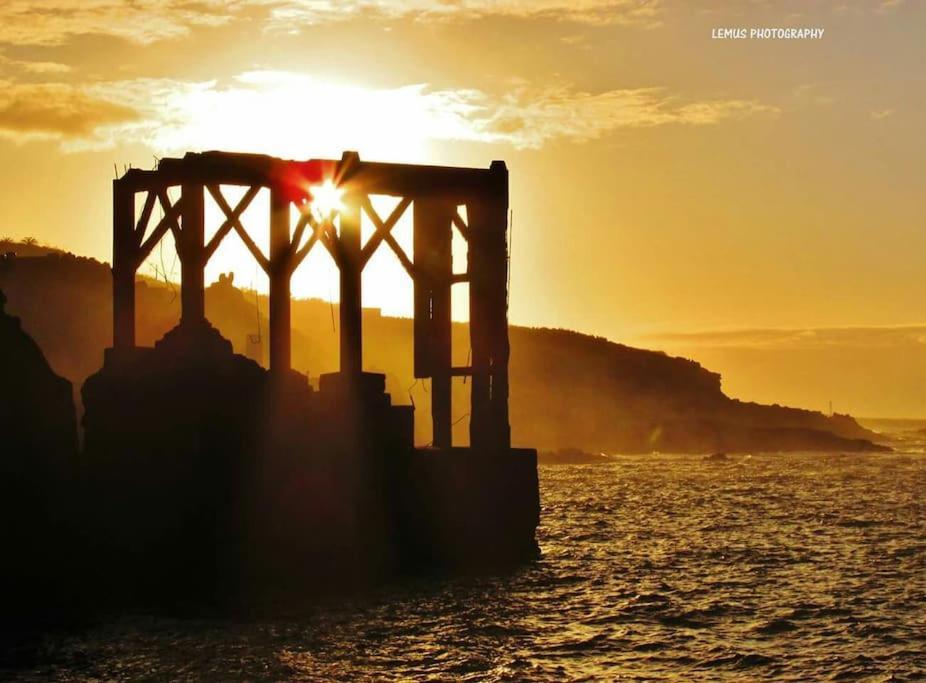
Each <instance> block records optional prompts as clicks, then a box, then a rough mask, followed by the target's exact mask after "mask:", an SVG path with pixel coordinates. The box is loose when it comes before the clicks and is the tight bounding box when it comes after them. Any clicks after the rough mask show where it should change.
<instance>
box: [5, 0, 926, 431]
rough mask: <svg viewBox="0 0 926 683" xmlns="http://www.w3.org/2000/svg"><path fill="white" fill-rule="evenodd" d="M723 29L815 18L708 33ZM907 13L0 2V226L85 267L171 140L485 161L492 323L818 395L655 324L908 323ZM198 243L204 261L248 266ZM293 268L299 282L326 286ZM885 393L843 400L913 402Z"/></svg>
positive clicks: (381, 292)
mask: <svg viewBox="0 0 926 683" xmlns="http://www.w3.org/2000/svg"><path fill="white" fill-rule="evenodd" d="M695 7H697V8H698V9H694V8H695ZM739 26H745V27H751V26H809V27H822V28H825V29H826V33H825V37H824V38H823V39H822V40H819V41H767V42H760V41H717V40H712V39H711V31H712V29H713V28H716V27H739ZM924 29H926V3H922V2H915V1H914V0H907V1H906V2H904V1H903V0H859V1H857V2H846V1H844V0H777V1H776V0H766V1H763V0H751V1H736V2H733V1H731V2H724V1H721V0H705V1H703V2H683V1H682V0H652V1H647V0H569V1H567V0H535V1H533V2H528V1H527V0H493V1H489V0H460V1H459V2H453V3H448V2H445V1H441V0H399V1H397V2H376V1H366V2H362V1H359V0H346V1H344V2H325V1H324V0H322V1H316V0H313V1H309V0H234V1H231V2H219V1H218V0H200V1H199V2H195V3H191V2H188V1H186V0H136V1H135V2H131V3H129V2H122V1H119V0H6V1H5V2H4V3H2V5H0V86H2V87H0V159H2V162H3V163H2V164H0V207H2V209H0V210H2V218H3V223H4V227H3V228H2V229H0V236H10V237H14V238H18V237H24V236H27V235H33V236H35V237H37V238H38V239H40V240H42V241H46V242H49V243H52V244H55V245H59V246H63V247H65V248H67V249H70V250H72V251H74V252H78V253H82V254H89V255H93V256H96V257H98V258H101V259H108V257H109V250H110V243H109V240H110V227H109V225H110V197H109V191H110V183H109V181H110V180H111V179H112V177H113V174H114V170H113V166H114V164H115V165H116V166H117V167H118V168H119V169H121V168H123V166H124V165H126V164H132V165H135V166H140V167H150V166H151V165H152V164H153V163H154V160H155V157H161V156H165V155H174V154H181V153H182V152H184V151H186V150H188V149H209V148H222V149H230V150H246V151H259V152H267V153H272V154H280V155H285V156H289V157H310V156H339V155H340V151H341V150H343V149H356V150H358V151H359V152H360V154H361V156H362V157H363V158H366V159H381V160H390V161H410V162H430V163H441V164H462V165H476V166H486V165H488V163H489V162H490V161H491V160H492V159H496V158H501V159H505V160H506V161H507V163H508V166H509V169H510V171H511V190H512V195H511V197H512V208H513V211H514V239H513V271H512V296H511V317H512V320H513V321H514V322H517V323H522V324H531V325H549V326H558V327H568V328H574V329H580V330H583V331H587V332H591V333H595V334H600V335H603V336H606V337H609V338H612V339H616V340H622V341H629V342H632V343H638V344H643V345H649V346H654V345H655V346H661V347H664V348H669V349H676V350H678V349H680V350H681V351H680V352H686V353H688V354H689V355H692V356H694V357H696V358H698V357H699V354H702V356H701V358H702V359H704V360H705V362H706V363H707V362H708V360H709V365H710V366H711V367H712V368H714V369H718V370H720V371H722V372H723V373H724V375H725V377H727V378H728V380H727V381H726V382H725V385H729V382H730V381H732V382H733V383H734V384H733V385H732V387H733V389H734V390H735V391H734V393H736V394H737V395H742V396H744V397H747V398H762V399H763V400H775V399H776V397H779V396H780V397H781V398H782V400H785V399H787V400H788V401H790V402H793V403H798V404H808V405H811V407H817V408H820V407H823V406H820V405H819V401H820V396H822V395H827V394H829V393H834V392H835V393H839V392H845V391H849V389H847V388H844V387H840V386H838V383H831V385H828V384H826V380H824V379H823V378H821V379H820V380H819V381H818V382H813V381H812V382H807V387H808V388H807V389H805V390H801V391H797V390H794V391H790V393H789V389H788V387H791V388H792V389H793V387H794V386H795V383H793V382H792V383H791V384H789V385H788V387H785V386H782V387H781V388H780V389H775V388H774V387H775V386H776V383H775V382H772V381H770V380H771V379H773V377H772V375H770V374H769V373H768V372H766V373H765V374H763V373H762V372H760V371H759V370H757V369H756V368H759V369H761V367H763V363H765V362H766V361H756V362H753V363H752V365H748V364H747V366H748V367H747V366H744V365H743V361H742V353H740V352H741V351H743V350H746V351H756V350H761V349H766V350H767V344H768V343H769V342H768V338H764V341H763V342H762V344H757V343H756V342H755V338H754V337H750V336H748V335H746V336H742V337H737V342H736V345H734V347H731V346H730V345H729V344H727V343H726V342H725V343H723V344H716V343H714V342H709V343H708V342H706V341H705V338H704V337H699V338H698V339H692V338H677V337H669V336H666V335H670V334H675V333H692V332H699V333H700V332H703V331H704V330H718V329H720V330H756V329H759V330H767V329H782V328H784V329H789V330H816V329H819V328H833V327H839V328H848V329H850V330H854V329H856V328H859V327H876V328H880V327H884V326H896V325H911V324H918V323H922V322H926V311H924V310H923V307H924V304H923V301H924V300H926V277H923V274H922V266H921V264H922V262H923V254H926V230H924V228H926V221H924V217H926V209H924V202H923V199H922V195H923V191H922V184H923V180H924V178H926V168H924V166H926V143H924V136H923V134H922V121H923V120H924V113H926V87H924V86H926V73H924V70H923V65H924V64H926V41H924V40H922V36H923V35H924ZM223 258H224V259H225V260H224V261H221V262H220V263H219V264H218V265H217V266H216V267H215V268H214V270H215V272H214V273H212V275H213V276H215V275H217V273H218V272H219V271H220V270H223V269H227V268H225V267H224V266H225V265H227V266H228V267H229V268H234V269H235V270H236V271H237V275H238V278H239V279H238V281H239V282H242V281H243V282H244V283H245V284H247V283H248V282H249V281H251V280H253V279H254V273H253V271H252V272H248V268H249V267H248V266H244V265H242V264H243V263H244V259H243V258H240V257H239V256H238V255H236V253H235V249H234V247H229V248H228V250H227V253H225V255H224V257H223ZM316 261H318V259H316ZM149 266H150V264H149ZM167 266H168V267H169V266H170V263H169V260H168V263H167ZM306 267H307V268H308V269H309V271H307V273H309V274H308V275H303V281H302V282H301V284H299V283H297V285H298V286H297V287H296V291H297V293H302V294H305V295H321V296H329V295H330V294H331V293H332V292H333V291H334V289H335V288H334V286H333V283H332V284H328V283H327V281H326V280H325V279H324V278H318V279H317V280H316V279H313V277H314V276H313V275H312V273H316V274H321V273H323V264H322V263H321V262H318V263H315V261H312V260H310V261H309V262H307V263H306ZM392 267H394V264H386V263H383V264H382V268H383V270H382V274H385V273H389V272H392V271H390V270H389V269H390V268H392ZM369 277H370V278H372V279H373V280H376V279H377V278H379V277H381V275H376V274H375V273H374V274H373V275H371V276H369ZM297 280H298V276H297ZM258 284H259V283H258ZM300 288H301V289H300ZM368 291H369V292H370V295H369V299H368V300H367V301H366V303H367V304H368V305H377V306H383V307H384V308H385V309H387V312H395V313H403V312H407V311H403V310H402V309H403V306H405V304H403V303H402V301H408V298H407V296H405V293H404V290H401V289H399V290H390V289H388V288H386V287H378V288H373V287H369V288H368ZM377 297H378V298H377ZM397 302H398V303H397ZM859 334H862V333H861V332H860V333H859ZM862 337H864V334H862ZM864 338H865V339H868V337H864ZM919 338H920V337H916V339H917V340H918V339H919ZM776 339H777V337H776ZM838 339H839V340H841V341H839V342H838V343H839V344H844V343H845V338H844V337H842V336H840V337H838ZM775 343H780V342H778V341H776V342H775ZM834 343H836V342H834ZM730 348H736V349H738V351H737V352H736V353H732V352H729V349H730ZM776 348H777V347H776ZM921 348H922V344H921V343H920V342H918V341H917V342H916V343H914V344H913V345H912V346H911V347H910V348H909V349H907V351H906V353H908V354H915V353H922V350H921ZM705 349H711V350H710V351H706V350H705ZM718 349H720V351H718ZM723 349H727V351H726V352H724V351H723ZM872 349H876V347H872ZM737 354H739V355H737ZM746 355H747V356H748V355H749V354H748V353H747V354H746ZM759 355H760V357H762V358H765V359H768V358H770V357H771V356H768V355H765V356H762V354H759ZM837 355H838V354H837ZM877 355H878V352H877V351H876V350H872V351H871V354H869V356H866V357H870V359H871V362H872V363H873V365H872V366H871V372H873V373H874V372H878V371H879V370H878V368H880V366H878V365H877V364H876V363H875V360H874V359H875V358H876V357H877ZM776 357H777V356H776ZM826 358H828V359H829V360H827V359H824V361H821V362H823V363H824V364H826V363H830V364H833V363H836V361H835V360H832V359H831V358H829V356H827V357H826ZM854 365H855V366H856V367H857V362H854ZM812 366H813V364H812ZM922 367H924V368H926V363H923V364H922ZM750 368H751V369H750ZM734 371H735V372H736V373H738V377H740V378H744V377H749V378H750V379H749V380H748V381H746V380H741V381H740V382H739V384H737V383H736V380H735V379H731V378H730V372H734ZM830 374H831V375H832V376H834V377H835V376H838V374H839V366H838V365H834V366H833V368H832V372H831V373H830ZM924 374H926V370H924ZM820 382H823V385H822V386H821V384H820ZM779 384H780V383H779ZM798 384H800V383H798ZM919 386H922V382H920V383H919ZM728 388H729V386H728ZM852 391H855V390H854V389H853V390H852ZM857 393H858V399H859V401H861V400H862V398H863V396H864V394H863V392H862V390H861V389H859V390H858V392H857ZM840 395H841V394H840ZM903 396H905V397H907V398H902V397H898V396H893V397H890V400H889V401H888V400H887V398H886V399H885V401H882V402H878V401H876V400H875V401H869V402H868V403H862V404H860V405H859V406H858V409H859V410H863V411H864V412H872V411H874V412H880V413H882V414H908V413H909V411H916V412H917V413H920V412H922V413H923V414H926V405H920V403H919V402H917V401H918V399H916V398H915V393H914V392H913V390H912V389H911V390H910V391H909V392H907V393H904V394H903ZM837 407H839V406H838V405H837Z"/></svg>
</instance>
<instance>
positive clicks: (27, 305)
mask: <svg viewBox="0 0 926 683" xmlns="http://www.w3.org/2000/svg"><path fill="white" fill-rule="evenodd" d="M38 250H41V251H38ZM6 252H15V254H16V255H15V256H12V255H10V256H4V257H2V258H0V289H2V290H3V291H4V292H5V293H6V295H7V298H8V300H9V303H8V305H7V308H8V310H9V312H10V313H11V314H13V315H18V316H20V317H21V318H22V322H23V327H24V329H25V330H26V331H28V332H29V333H30V334H31V335H32V336H33V337H34V338H35V340H36V341H37V342H38V344H39V345H40V346H41V347H42V349H43V351H44V352H45V354H46V356H47V358H48V360H49V362H50V364H51V366H52V367H53V368H54V369H55V371H56V372H58V373H60V374H61V375H63V376H65V377H66V378H68V379H70V380H71V381H72V382H73V383H74V384H75V387H76V388H79V387H80V385H81V384H82V383H83V381H84V379H85V378H86V377H87V376H88V375H89V374H91V373H92V372H94V371H96V370H97V369H98V368H99V367H100V365H101V363H102V357H103V349H104V348H106V347H107V346H109V345H110V343H111V325H112V322H111V321H112V303H111V299H110V297H111V290H110V269H109V266H108V265H107V264H105V263H100V262H98V261H95V260H93V259H87V258H81V257H76V256H73V255H70V254H63V253H61V252H58V251H56V250H52V249H50V248H47V247H45V248H43V247H37V246H35V245H33V246H28V245H27V246H22V245H19V244H15V243H9V242H6V243H4V242H0V254H4V253H6ZM179 303H180V302H179V293H178V292H177V291H176V287H175V286H174V285H170V284H165V283H163V282H160V283H159V282H154V281H152V280H147V279H141V280H140V281H139V286H138V294H137V309H138V326H137V327H138V333H137V336H138V342H139V343H140V344H143V345H151V344H153V343H154V341H155V340H156V339H159V338H160V337H161V336H163V334H164V333H165V332H167V330H169V329H170V328H171V327H172V326H173V325H175V324H176V322H177V320H178V319H179ZM206 309H207V315H208V316H209V318H210V320H212V322H213V323H214V324H215V325H216V326H217V327H218V328H219V329H220V330H221V331H222V333H223V334H224V335H225V336H226V337H227V338H229V339H230V340H231V341H232V343H233V345H234V347H235V349H236V351H238V352H239V353H246V352H247V353H249V354H250V355H252V356H254V357H256V358H258V359H259V360H263V358H264V357H265V356H266V338H265V335H266V329H267V322H266V311H267V300H266V297H262V296H261V297H258V296H257V295H256V294H255V293H254V292H244V291H242V290H239V289H237V288H235V287H234V286H233V284H232V282H231V281H230V280H228V279H224V280H223V281H222V282H221V283H216V284H214V285H212V286H211V287H209V289H208V290H207V293H206ZM337 318H338V316H337V305H336V304H335V305H332V304H329V303H327V302H324V301H320V300H296V301H294V302H293V365H294V367H295V368H296V369H298V370H300V371H302V372H305V373H306V374H308V375H310V377H317V376H318V375H319V374H320V373H322V372H328V371H331V370H334V369H336V368H337V358H338V356H337V354H338V344H337V332H336V323H337ZM259 332H260V333H261V335H260V337H258V333H259ZM453 335H454V338H453V342H454V364H455V365H464V364H466V362H467V354H468V339H467V328H466V325H464V324H455V325H454V331H453ZM249 336H250V341H249ZM510 336H511V349H512V351H511V422H512V430H513V439H514V441H515V442H516V443H518V444H524V445H532V446H536V447H538V448H541V449H544V450H554V449H558V448H565V447H575V448H581V449H584V450H588V451H591V452H599V451H604V452H650V451H654V450H659V451H695V452H713V451H720V450H726V451H751V450H844V451H848V450H867V449H872V448H873V446H872V444H871V443H870V441H868V440H869V439H874V438H877V435H876V434H875V433H873V432H870V431H869V430H867V429H864V428H863V427H861V426H860V425H859V424H858V423H857V422H856V421H855V420H853V419H852V418H850V417H848V416H833V417H829V416H825V415H823V414H822V413H818V412H813V411H807V410H798V409H793V408H785V407H781V406H764V405H758V404H754V403H743V402H740V401H736V400H733V399H730V398H729V397H727V396H725V395H724V394H723V392H722V391H721V385H720V376H719V375H718V374H716V373H712V372H710V371H708V370H705V369H704V368H702V367H701V366H700V365H699V364H697V363H695V362H693V361H690V360H686V359H683V358H673V357H670V356H667V355H665V354H664V353H660V352H653V351H646V350H641V349H635V348H631V347H627V346H624V345H621V344H616V343H613V342H610V341H608V340H606V339H602V338H598V337H592V336H588V335H584V334H579V333H577V332H570V331H565V330H551V329H531V328H524V327H512V328H511V332H510ZM364 342H365V347H364V354H365V355H364V360H365V366H366V368H367V369H369V370H376V371H380V372H386V373H387V389H388V390H389V391H390V393H392V395H393V399H394V400H395V401H396V402H399V403H407V402H409V401H410V400H411V401H414V402H415V404H416V405H417V406H418V407H419V411H418V413H417V419H416V422H417V424H416V438H417V440H418V442H419V443H427V442H428V441H429V440H430V419H429V417H430V413H429V410H428V408H429V400H430V397H429V394H428V386H427V383H426V382H423V381H418V382H416V381H415V380H414V378H413V377H412V326H411V321H410V320H407V319H404V318H389V317H382V316H380V315H379V313H378V311H375V310H369V309H368V310H365V318H364ZM468 393H469V385H468V384H466V383H464V382H463V381H462V380H457V381H455V382H454V418H455V420H456V421H457V422H456V424H455V427H454V438H455V440H456V441H458V442H460V443H463V442H465V440H466V437H467V430H468V421H467V419H466V418H467V411H468V405H469V400H468Z"/></svg>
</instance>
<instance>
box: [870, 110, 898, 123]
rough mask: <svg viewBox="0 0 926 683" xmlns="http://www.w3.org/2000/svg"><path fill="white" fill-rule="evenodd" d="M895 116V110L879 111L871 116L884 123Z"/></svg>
mask: <svg viewBox="0 0 926 683" xmlns="http://www.w3.org/2000/svg"><path fill="white" fill-rule="evenodd" d="M893 115H894V110H893V109H877V110H875V111H873V112H871V114H870V116H871V118H873V119H874V120H875V121H883V120H884V119H887V118H890V117H891V116H893Z"/></svg>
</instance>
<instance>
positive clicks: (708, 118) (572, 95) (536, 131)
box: [477, 87, 777, 148]
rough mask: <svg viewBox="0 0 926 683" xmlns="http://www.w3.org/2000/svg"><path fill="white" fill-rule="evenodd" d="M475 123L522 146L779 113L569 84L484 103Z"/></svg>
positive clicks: (753, 105) (490, 137)
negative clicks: (578, 89) (592, 90)
mask: <svg viewBox="0 0 926 683" xmlns="http://www.w3.org/2000/svg"><path fill="white" fill-rule="evenodd" d="M483 111H484V112H485V115H484V118H483V119H482V120H481V121H478V122H477V126H478V128H479V130H480V132H481V134H482V136H483V137H484V138H485V139H486V140H487V141H492V142H507V143H509V144H512V145H514V146H515V147H519V148H538V147H542V146H543V145H544V144H546V143H547V142H549V141H551V140H555V139H558V138H565V139H569V140H573V141H588V140H594V139H596V138H599V137H601V136H602V135H605V134H607V133H610V132H613V131H616V130H620V129H623V128H651V127H655V126H665V125H672V124H683V125H695V126H698V125H712V124H716V123H720V122H721V121H723V120H726V119H737V118H744V117H747V116H752V115H755V114H769V113H776V112H777V109H776V108H774V107H771V106H768V105H763V104H760V103H758V102H754V101H751V100H737V99H733V100H705V101H699V102H688V103H682V102H679V100H678V98H676V97H672V96H670V95H668V94H667V93H666V92H665V90H664V89H662V88H637V89H620V90H608V91H605V92H601V93H587V92H576V91H573V90H570V89H568V88H563V87H559V88H550V89H545V90H541V91H535V90H531V89H528V88H524V89H521V90H519V91H518V92H516V93H514V94H510V95H507V96H505V97H504V98H502V100H501V101H499V102H497V103H494V104H488V103H487V104H486V106H484V107H483Z"/></svg>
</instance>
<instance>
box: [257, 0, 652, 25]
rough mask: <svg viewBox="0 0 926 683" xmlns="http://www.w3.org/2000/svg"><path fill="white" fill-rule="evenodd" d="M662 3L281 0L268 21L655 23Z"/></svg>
mask: <svg viewBox="0 0 926 683" xmlns="http://www.w3.org/2000/svg"><path fill="white" fill-rule="evenodd" d="M663 9H664V3H663V0H451V1H448V0H286V1H285V2H282V3H280V4H279V6H277V7H274V9H273V11H272V15H271V16H272V20H273V26H274V27H276V28H283V29H286V28H298V26H299V25H300V24H320V23H329V22H332V21H341V20H345V19H350V18H354V17H356V16H358V15H368V16H378V17H381V18H386V19H402V18H414V19H418V20H432V21H433V20H439V21H448V20H461V19H462V20H471V19H480V18H484V17H489V16H492V17H514V18H521V19H550V20H555V21H565V22H576V23H586V24H619V25H625V26H638V27H643V28H655V27H657V26H659V25H660V23H661V20H662V13H663Z"/></svg>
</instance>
